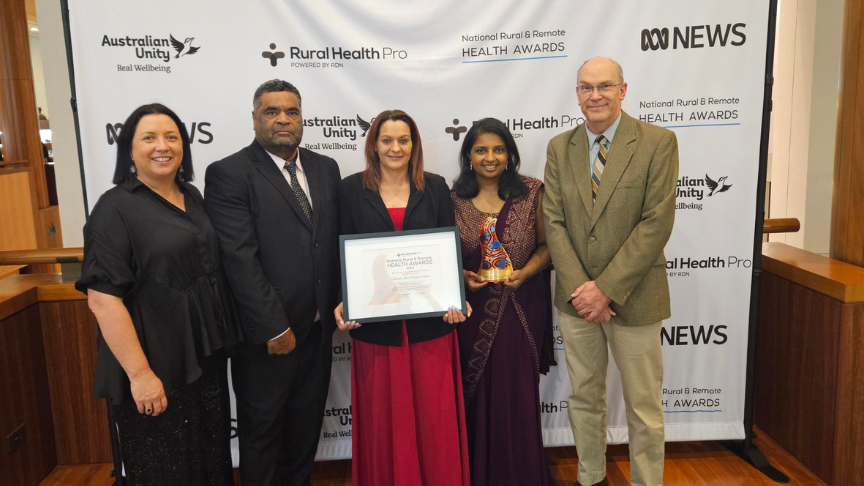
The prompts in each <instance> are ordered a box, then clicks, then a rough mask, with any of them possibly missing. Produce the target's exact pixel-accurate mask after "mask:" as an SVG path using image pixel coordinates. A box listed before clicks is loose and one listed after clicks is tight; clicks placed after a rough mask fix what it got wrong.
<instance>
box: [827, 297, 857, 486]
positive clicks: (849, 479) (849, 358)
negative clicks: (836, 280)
mask: <svg viewBox="0 0 864 486" xmlns="http://www.w3.org/2000/svg"><path fill="white" fill-rule="evenodd" d="M840 328H841V334H840V342H841V343H842V346H841V348H840V355H839V366H838V369H837V371H838V376H839V379H838V383H837V412H836V416H837V425H836V427H837V429H838V434H837V436H836V437H835V439H834V450H835V456H834V484H864V306H861V305H857V306H847V309H846V311H845V312H844V313H843V318H842V321H841V322H840Z"/></svg>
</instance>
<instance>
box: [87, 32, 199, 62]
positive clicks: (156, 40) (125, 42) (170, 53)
mask: <svg viewBox="0 0 864 486" xmlns="http://www.w3.org/2000/svg"><path fill="white" fill-rule="evenodd" d="M180 38H181V39H184V40H182V41H181V40H178V39H177V38H175V37H174V35H173V34H169V35H168V38H164V37H157V36H152V35H145V36H143V37H132V36H128V35H127V36H126V37H109V36H108V35H107V34H105V35H103V36H102V47H122V48H126V49H132V50H134V52H135V57H136V58H138V59H153V60H160V61H163V62H170V61H171V60H172V59H180V58H181V57H186V56H189V55H192V54H195V53H196V52H198V49H200V48H201V46H196V45H193V44H194V43H195V38H194V37H180Z"/></svg>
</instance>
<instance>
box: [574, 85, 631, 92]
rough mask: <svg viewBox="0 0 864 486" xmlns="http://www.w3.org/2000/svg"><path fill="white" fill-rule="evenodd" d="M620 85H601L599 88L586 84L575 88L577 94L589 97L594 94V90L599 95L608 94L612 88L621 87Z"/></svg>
mask: <svg viewBox="0 0 864 486" xmlns="http://www.w3.org/2000/svg"><path fill="white" fill-rule="evenodd" d="M621 84H622V83H618V84H601V85H600V86H588V85H587V84H582V85H579V86H576V91H577V92H578V93H579V94H583V95H590V94H592V93H594V90H595V89H596V90H597V91H599V92H601V93H608V92H610V91H612V88H614V87H616V86H621Z"/></svg>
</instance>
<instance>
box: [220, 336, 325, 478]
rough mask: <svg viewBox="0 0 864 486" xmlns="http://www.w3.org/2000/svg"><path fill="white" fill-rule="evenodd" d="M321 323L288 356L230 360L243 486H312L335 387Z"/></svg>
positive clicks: (261, 356) (246, 357) (248, 357)
mask: <svg viewBox="0 0 864 486" xmlns="http://www.w3.org/2000/svg"><path fill="white" fill-rule="evenodd" d="M332 352H333V347H332V339H331V336H329V335H328V336H323V335H322V332H321V331H320V327H318V326H317V325H316V328H315V329H313V330H312V332H310V333H309V335H308V336H307V337H306V339H304V340H303V342H301V343H300V344H299V345H298V346H297V347H296V348H294V350H293V351H292V352H291V353H289V354H286V355H269V354H262V355H253V356H235V357H232V358H231V378H232V381H233V384H234V395H235V398H236V401H237V435H238V438H239V440H240V482H241V483H242V484H243V486H277V485H278V486H309V485H311V483H310V481H309V475H310V473H311V471H312V463H313V462H314V460H315V452H316V451H317V449H318V439H319V438H320V437H321V424H322V422H323V420H324V406H325V404H326V401H327V390H328V387H329V385H330V367H331V364H332Z"/></svg>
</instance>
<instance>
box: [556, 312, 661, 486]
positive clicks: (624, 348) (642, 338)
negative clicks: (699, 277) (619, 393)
mask: <svg viewBox="0 0 864 486" xmlns="http://www.w3.org/2000/svg"><path fill="white" fill-rule="evenodd" d="M661 325H662V323H661V322H658V323H655V324H650V325H647V326H622V325H620V324H616V323H615V322H614V320H613V321H610V322H606V323H603V324H592V323H589V322H586V321H585V320H584V319H581V318H578V317H572V316H570V315H567V314H564V313H563V312H559V313H558V327H559V329H560V330H561V336H562V337H563V338H564V349H565V353H566V356H567V371H568V372H569V373H570V382H571V383H572V384H573V394H572V395H570V398H569V399H568V402H567V406H568V410H567V411H568V413H569V415H570V427H571V428H572V429H573V440H574V441H575V442H576V452H577V454H578V455H579V472H578V479H579V482H580V483H581V484H583V485H590V484H594V483H596V482H599V481H601V480H602V479H603V478H604V477H605V476H606V369H607V367H608V364H609V353H608V351H607V349H611V350H612V356H613V357H614V358H615V363H616V364H617V365H618V370H619V371H620V372H621V384H622V388H623V390H624V405H625V407H626V411H627V429H628V436H629V439H630V482H631V484H633V485H634V486H637V485H638V486H659V485H662V484H663V459H664V454H665V436H664V429H663V406H662V404H661V401H660V400H661V392H662V385H663V350H662V347H661V345H660V327H661ZM607 345H608V348H607Z"/></svg>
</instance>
